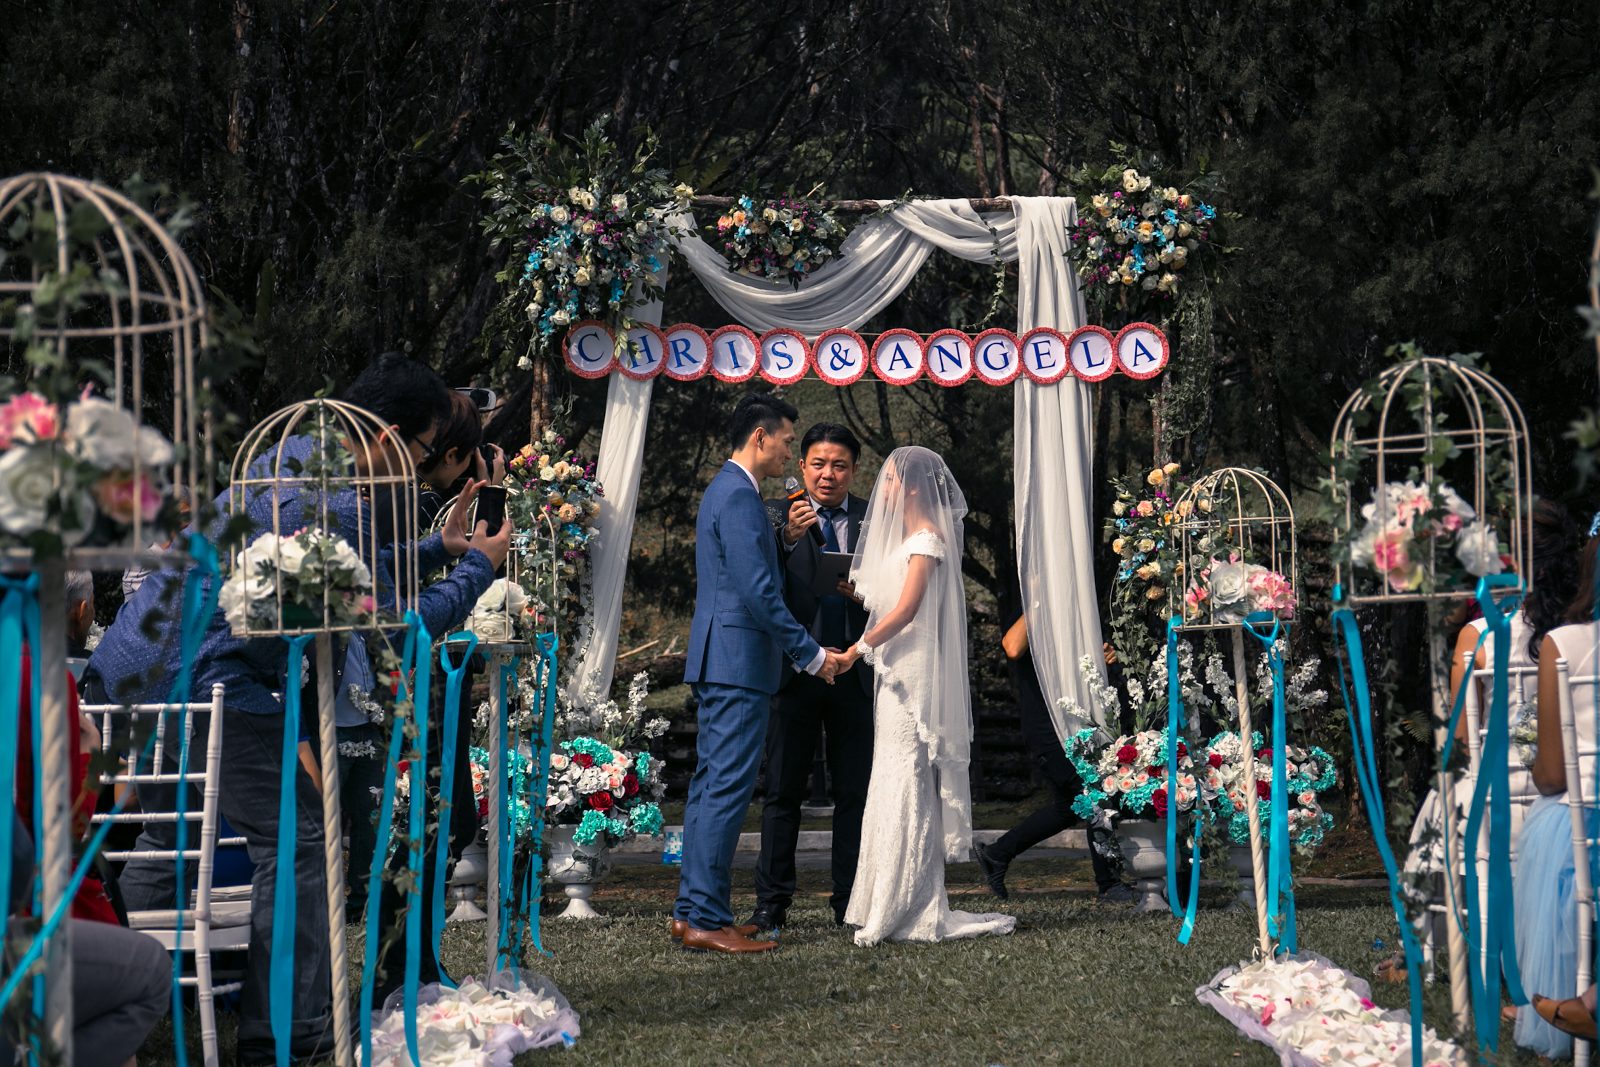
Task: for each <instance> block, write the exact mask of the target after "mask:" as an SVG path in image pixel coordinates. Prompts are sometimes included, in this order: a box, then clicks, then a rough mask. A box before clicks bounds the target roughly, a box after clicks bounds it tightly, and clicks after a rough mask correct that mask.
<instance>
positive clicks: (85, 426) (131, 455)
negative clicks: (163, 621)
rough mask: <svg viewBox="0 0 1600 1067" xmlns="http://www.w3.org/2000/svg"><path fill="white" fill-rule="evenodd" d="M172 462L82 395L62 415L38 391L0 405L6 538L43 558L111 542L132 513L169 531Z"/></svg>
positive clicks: (0, 522)
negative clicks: (160, 523) (163, 524)
mask: <svg viewBox="0 0 1600 1067" xmlns="http://www.w3.org/2000/svg"><path fill="white" fill-rule="evenodd" d="M174 456H175V452H174V450H173V447H172V444H171V443H170V442H169V441H168V440H167V439H166V438H165V437H163V436H162V435H161V433H160V432H159V431H157V430H155V429H152V428H151V427H149V426H141V425H139V424H137V423H136V422H135V420H134V417H133V415H132V413H130V412H129V411H127V410H126V409H125V408H121V407H118V406H117V405H116V404H113V403H111V402H110V401H109V400H105V399H103V398H101V397H97V396H94V395H92V393H91V392H90V390H88V389H85V390H84V391H83V393H82V394H80V395H79V396H78V397H77V399H75V400H73V401H71V402H70V403H68V404H66V405H65V410H64V411H63V409H62V406H61V405H58V404H56V403H54V402H52V401H51V400H50V399H49V398H48V397H47V396H45V395H44V394H42V393H39V392H35V391H32V390H24V391H22V392H18V393H15V394H13V395H12V396H11V397H10V398H9V399H7V400H6V401H5V403H4V405H3V406H0V531H3V533H4V535H5V537H4V538H3V542H5V543H9V544H11V545H13V546H16V547H22V546H26V547H29V548H32V549H33V550H35V551H37V552H41V553H46V554H56V553H59V552H60V551H61V550H62V549H63V548H69V547H73V546H76V545H80V544H85V543H88V544H91V545H107V544H115V543H117V542H119V541H120V540H121V539H122V537H123V536H124V535H125V533H126V531H127V528H128V527H130V526H132V525H133V522H134V518H135V516H137V517H138V519H139V521H140V522H141V523H144V524H147V525H148V524H154V523H156V522H157V520H158V519H161V518H163V516H164V517H165V518H166V519H167V520H168V521H167V523H166V525H167V526H168V527H171V528H174V529H175V528H176V527H177V526H178V525H181V524H180V523H179V522H177V521H176V520H177V504H176V501H175V500H174V499H173V492H172V485H171V481H170V478H169V474H170V471H169V470H168V469H167V468H170V466H171V464H172V461H173V458H174ZM135 466H137V467H138V468H139V473H138V475H137V476H135V474H134V468H135ZM150 529H151V532H154V530H155V527H154V526H150ZM141 547H142V546H141Z"/></svg>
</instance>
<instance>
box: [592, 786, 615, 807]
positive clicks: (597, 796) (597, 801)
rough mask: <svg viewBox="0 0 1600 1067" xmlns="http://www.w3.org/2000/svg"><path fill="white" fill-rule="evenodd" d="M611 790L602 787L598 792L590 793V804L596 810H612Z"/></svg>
mask: <svg viewBox="0 0 1600 1067" xmlns="http://www.w3.org/2000/svg"><path fill="white" fill-rule="evenodd" d="M611 803H612V801H611V790H609V789H602V790H600V792H598V793H590V794H589V806H590V807H591V808H593V809H594V810H595V811H610V810H611Z"/></svg>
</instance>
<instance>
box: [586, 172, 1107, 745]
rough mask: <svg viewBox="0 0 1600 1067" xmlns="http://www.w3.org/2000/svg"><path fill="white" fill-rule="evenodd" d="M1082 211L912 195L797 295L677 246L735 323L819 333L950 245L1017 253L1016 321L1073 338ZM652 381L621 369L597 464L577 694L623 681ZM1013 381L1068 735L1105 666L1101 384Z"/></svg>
mask: <svg viewBox="0 0 1600 1067" xmlns="http://www.w3.org/2000/svg"><path fill="white" fill-rule="evenodd" d="M1074 212H1075V207H1074V204H1073V201H1072V200H1071V199H1067V198H1053V197H1052V198H1047V197H1014V198H1012V214H1011V215H1010V216H1009V217H1008V216H1004V215H999V214H991V215H983V216H980V215H979V214H978V213H977V212H975V211H973V210H972V206H971V205H970V204H969V203H968V202H967V201H966V200H920V201H913V202H911V203H907V204H902V205H901V206H900V207H898V208H896V209H895V210H894V211H893V212H891V213H890V214H888V215H884V216H880V217H877V218H873V219H869V220H867V221H866V222H864V223H862V224H861V225H860V226H858V227H856V229H855V230H853V231H852V232H851V234H850V236H849V237H848V238H846V240H845V243H844V247H843V249H842V250H841V254H840V256H839V258H838V259H836V260H834V261H833V262H831V263H829V264H828V265H827V266H825V267H823V268H822V269H821V270H819V271H817V272H816V273H815V274H813V275H810V276H809V277H807V278H806V280H805V281H804V282H803V283H802V284H801V286H800V288H799V289H798V290H795V289H792V288H791V287H790V286H789V285H787V284H786V283H784V282H780V281H768V280H766V279H761V278H755V277H751V276H750V275H747V274H739V273H735V272H733V271H731V270H729V269H728V264H727V261H726V260H724V259H723V258H722V256H721V255H719V254H718V253H717V252H716V251H715V250H714V249H712V248H711V247H710V246H708V245H707V244H705V243H704V242H703V241H701V240H700V239H699V238H698V237H697V236H694V234H695V226H694V223H693V219H692V218H690V217H689V216H688V215H687V214H683V215H678V216H676V217H675V218H674V219H673V220H671V221H672V224H673V226H674V228H676V229H679V230H681V231H682V232H683V233H684V234H685V236H683V237H680V238H677V239H676V243H677V246H678V251H679V252H680V253H681V254H682V255H683V257H684V260H685V262H686V263H687V264H688V266H689V269H690V270H692V271H694V273H695V276H696V277H698V278H699V279H700V281H701V283H702V284H704V285H705V287H706V288H707V289H708V290H709V291H710V292H711V295H712V296H713V297H714V298H715V299H716V301H717V303H719V304H721V305H722V306H723V307H724V308H725V309H727V311H728V312H729V313H730V314H731V315H732V316H733V317H734V319H735V320H736V321H738V322H739V323H741V324H743V325H745V326H748V327H750V328H751V329H754V330H758V331H760V330H770V329H777V328H780V327H782V328H787V329H792V330H797V331H799V332H800V333H803V334H806V335H808V336H815V335H817V334H819V333H821V332H822V331H823V330H827V329H832V328H834V327H845V328H849V329H854V328H855V327H858V326H860V325H861V324H862V323H864V322H866V321H867V320H868V319H870V318H871V317H872V316H873V315H876V314H877V313H878V312H880V311H882V310H883V309H884V308H885V307H887V306H888V305H889V304H890V302H891V301H893V300H894V298H895V297H897V296H899V295H900V293H901V292H902V291H903V290H904V289H905V287H906V286H907V285H909V284H910V282H911V279H912V277H914V276H915V275H916V273H917V271H918V270H919V269H920V268H921V267H922V265H923V264H924V263H925V262H927V259H928V257H929V256H930V255H931V254H932V253H933V251H934V250H935V249H939V250H942V251H945V252H948V253H950V254H951V255H954V256H958V257H960V258H962V259H967V260H974V261H980V262H981V261H986V260H991V261H992V260H993V259H995V258H996V257H998V258H999V259H1000V260H1002V261H1011V260H1017V261H1019V277H1020V285H1019V291H1018V328H1019V330H1024V329H1031V328H1033V327H1034V326H1053V327H1055V328H1057V329H1059V330H1062V331H1063V332H1066V331H1070V330H1073V329H1076V328H1077V326H1078V325H1079V324H1080V323H1081V322H1082V318H1083V315H1082V301H1081V298H1080V297H1079V295H1078V290H1077V282H1076V278H1075V277H1074V275H1073V271H1072V265H1071V262H1070V261H1069V260H1068V259H1067V257H1066V232H1067V226H1068V224H1069V223H1070V222H1071V221H1072V219H1073V215H1074ZM660 317H661V306H660V304H654V305H651V306H650V307H649V308H646V309H642V310H641V313H640V314H639V315H638V316H637V318H639V319H640V320H641V321H649V322H654V323H659V321H660ZM651 388H652V386H651V382H648V381H646V382H635V381H632V380H631V379H629V378H627V377H626V376H625V375H621V374H613V375H612V376H611V382H610V389H609V392H608V394H607V398H606V414H605V422H604V423H603V431H602V432H603V437H602V440H601V447H600V456H599V461H598V465H597V470H596V476H597V477H598V478H599V480H600V482H601V484H602V485H603V486H604V487H605V493H606V503H605V504H604V505H603V507H602V510H601V513H600V518H599V528H600V538H599V540H598V544H597V545H596V547H595V549H594V552H593V558H592V563H591V566H592V568H593V574H594V602H593V609H592V615H591V617H590V620H589V625H588V626H586V635H587V637H586V640H585V642H583V647H580V648H579V649H578V650H577V654H578V660H577V663H576V665H575V668H574V670H573V673H572V675H571V676H570V679H569V682H568V686H567V693H568V696H569V697H570V698H572V699H576V700H584V701H588V700H593V699H595V698H596V697H602V696H604V694H606V693H607V692H608V691H609V689H610V686H611V678H612V674H613V671H614V669H615V664H616V654H617V636H618V635H617V631H618V626H619V623H620V621H621V617H622V586H623V579H624V577H625V576H626V573H627V562H628V555H629V547H630V542H631V540H632V534H633V517H634V508H635V506H636V504H637V503H638V495H639V474H640V471H641V469H642V467H643V463H644V433H645V428H646V424H647V422H648V416H649V406H650V393H651ZM1013 389H1014V390H1015V394H1014V395H1015V415H1014V425H1015V438H1016V441H1015V457H1014V458H1015V463H1016V497H1015V499H1016V512H1017V535H1018V536H1017V541H1018V558H1019V569H1020V579H1021V585H1022V590H1023V597H1024V605H1025V610H1026V612H1027V615H1028V626H1029V631H1030V634H1031V636H1032V641H1031V644H1032V646H1033V655H1034V664H1035V666H1036V668H1037V670H1038V674H1039V683H1040V686H1041V687H1042V688H1043V690H1044V693H1045V696H1046V698H1047V700H1048V701H1049V703H1050V706H1051V708H1052V715H1053V717H1054V719H1055V723H1056V729H1057V732H1058V733H1060V734H1061V736H1062V737H1066V736H1067V735H1068V733H1069V732H1070V731H1071V730H1073V729H1076V728H1077V727H1078V726H1080V725H1082V724H1081V722H1075V721H1072V720H1070V719H1069V718H1068V716H1067V715H1066V714H1065V713H1064V712H1063V711H1062V710H1061V709H1060V708H1059V707H1058V706H1057V700H1058V699H1059V698H1062V697H1067V698H1069V699H1070V700H1071V701H1073V702H1074V703H1076V704H1077V705H1078V706H1079V707H1082V708H1085V709H1091V710H1093V709H1092V701H1091V700H1090V697H1089V693H1088V689H1087V686H1085V685H1084V683H1083V680H1082V679H1081V678H1080V677H1079V672H1078V667H1077V665H1078V662H1079V661H1080V660H1081V659H1082V657H1083V656H1084V655H1086V654H1089V655H1092V656H1093V657H1094V661H1095V662H1096V663H1099V662H1100V620H1099V613H1098V611H1097V610H1096V604H1095V588H1094V574H1093V568H1092V561H1093V554H1094V538H1093V531H1092V530H1091V529H1090V516H1091V512H1090V499H1091V490H1092V487H1091V486H1090V485H1089V476H1090V469H1091V468H1090V451H1091V441H1092V432H1091V425H1090V420H1091V407H1090V403H1089V392H1088V389H1087V387H1086V386H1085V385H1084V384H1083V383H1082V382H1080V381H1078V380H1077V379H1076V378H1071V377H1068V378H1066V379H1063V380H1062V381H1061V382H1058V383H1057V384H1055V385H1050V386H1036V385H1033V384H1032V383H1031V382H1027V381H1025V380H1019V381H1018V382H1017V383H1016V384H1015V385H1014V386H1013ZM1096 714H1097V713H1096Z"/></svg>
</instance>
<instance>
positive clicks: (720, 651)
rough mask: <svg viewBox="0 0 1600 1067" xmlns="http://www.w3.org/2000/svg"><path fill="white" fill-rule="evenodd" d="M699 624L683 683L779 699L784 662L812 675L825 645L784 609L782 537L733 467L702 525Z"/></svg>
mask: <svg viewBox="0 0 1600 1067" xmlns="http://www.w3.org/2000/svg"><path fill="white" fill-rule="evenodd" d="M694 562H695V597H694V623H693V624H692V626H691V627H690V629H689V653H688V661H687V662H686V663H685V665H684V674H683V680H684V681H685V682H688V683H690V684H691V685H692V684H694V683H696V682H711V683H716V684H720V685H736V686H740V687H741V688H744V689H754V690H757V691H759V692H762V693H776V692H777V691H778V685H779V683H780V682H781V681H782V680H783V672H784V670H785V665H784V657H785V656H787V657H788V659H789V660H790V661H791V662H792V663H794V664H795V665H796V666H797V667H800V668H802V669H803V668H804V667H805V666H806V665H807V664H809V663H810V662H811V661H812V660H813V659H814V658H815V657H816V655H817V650H818V645H817V642H816V641H815V639H813V638H812V636H811V635H810V634H808V633H807V632H806V629H805V627H803V626H801V625H800V624H799V623H798V622H796V621H795V618H794V615H793V614H792V613H790V611H789V609H788V607H786V606H785V605H784V602H783V572H782V570H781V569H780V568H779V565H778V544H777V536H776V535H775V534H774V532H773V529H772V523H771V520H769V519H768V518H767V511H766V507H765V506H764V505H763V504H762V502H761V495H760V494H759V493H757V492H756V489H755V486H753V485H751V484H750V479H749V478H748V477H746V476H745V473H744V471H742V470H740V469H739V466H738V464H736V463H734V462H733V461H732V460H729V461H728V462H726V463H724V464H723V465H722V470H721V471H719V472H718V473H717V476H716V477H715V478H713V479H712V480H711V484H710V486H708V487H707V488H706V494H705V496H704V497H703V498H702V499H701V501H700V514H699V517H698V518H697V519H696V520H695V545H694Z"/></svg>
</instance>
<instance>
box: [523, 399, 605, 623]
mask: <svg viewBox="0 0 1600 1067" xmlns="http://www.w3.org/2000/svg"><path fill="white" fill-rule="evenodd" d="M506 471H507V474H506V477H507V481H508V482H509V483H510V484H511V485H513V486H515V487H516V488H517V490H518V492H517V494H516V495H515V496H510V497H508V498H507V499H506V508H507V511H508V513H509V514H510V517H511V521H512V524H513V526H514V527H515V528H516V530H517V531H518V532H519V535H521V536H520V539H519V542H518V551H519V552H520V553H521V557H522V558H521V563H522V567H521V572H520V573H521V576H522V582H523V587H524V589H526V590H527V592H528V594H529V595H530V596H532V597H533V598H534V599H535V600H536V601H538V600H539V598H540V597H543V596H548V594H549V589H548V588H546V589H539V588H538V587H537V584H536V583H538V581H539V580H540V576H541V575H545V576H547V575H548V574H549V573H550V569H551V568H552V567H554V568H555V572H556V576H557V578H558V579H559V580H561V581H562V582H566V583H571V582H573V581H575V580H576V579H577V578H578V577H579V576H580V574H581V573H582V571H583V568H584V567H585V566H586V565H587V563H588V560H589V543H590V542H591V541H592V540H593V539H594V536H595V533H596V530H595V528H594V525H593V524H594V520H595V519H596V518H597V517H599V515H600V498H601V497H602V496H604V495H605V491H604V490H603V489H602V488H601V486H600V483H599V482H597V481H595V480H594V461H593V460H590V459H587V458H585V457H584V456H581V455H579V454H578V453H577V452H576V451H574V450H572V449H569V448H568V447H567V439H566V438H565V437H562V436H561V435H560V434H558V433H556V432H555V431H554V430H548V429H547V430H545V431H544V432H543V433H542V434H540V435H539V439H538V441H537V442H535V443H533V444H529V445H524V446H523V448H522V450H521V451H519V452H518V453H517V454H516V455H515V456H512V457H511V460H510V462H509V463H507V464H506ZM546 518H548V519H549V522H550V527H554V529H555V543H554V544H552V543H551V542H550V533H549V530H550V527H547V526H546V524H545V520H546ZM545 580H546V581H548V577H546V578H545Z"/></svg>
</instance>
